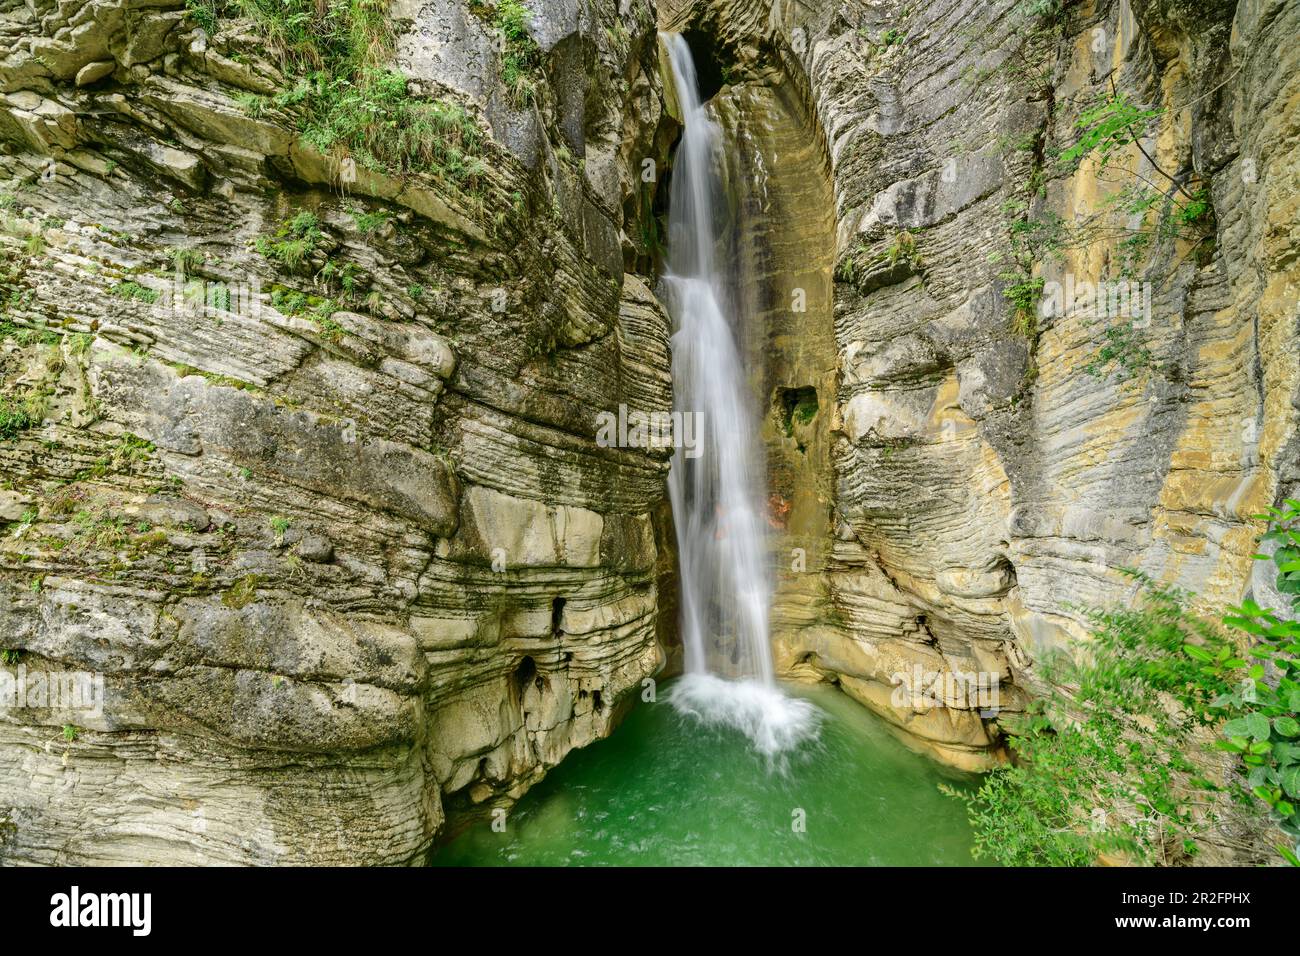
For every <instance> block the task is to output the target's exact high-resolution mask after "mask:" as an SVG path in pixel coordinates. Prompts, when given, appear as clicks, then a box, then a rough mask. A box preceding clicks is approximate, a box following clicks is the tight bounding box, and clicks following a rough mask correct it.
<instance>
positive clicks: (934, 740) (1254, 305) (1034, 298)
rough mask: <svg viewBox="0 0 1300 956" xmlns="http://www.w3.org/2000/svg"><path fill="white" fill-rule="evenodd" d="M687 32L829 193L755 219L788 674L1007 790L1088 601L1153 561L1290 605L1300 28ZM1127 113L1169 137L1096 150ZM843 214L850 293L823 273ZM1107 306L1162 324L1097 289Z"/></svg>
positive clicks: (844, 272) (1193, 583)
mask: <svg viewBox="0 0 1300 956" xmlns="http://www.w3.org/2000/svg"><path fill="white" fill-rule="evenodd" d="M661 18H662V19H663V20H664V21H665V22H667V23H669V24H671V25H672V26H674V27H675V28H678V29H685V30H688V31H691V32H693V33H694V34H695V35H696V36H697V44H698V45H699V46H700V47H701V49H707V51H708V53H707V55H709V56H712V57H714V58H716V59H718V60H720V61H722V62H724V63H725V64H727V70H726V72H727V73H728V75H729V79H730V85H729V86H728V88H726V89H724V90H723V92H722V94H721V95H720V96H719V104H720V105H719V106H718V110H719V112H720V113H722V114H724V115H726V116H728V117H729V118H730V120H731V123H733V124H734V128H735V129H737V130H739V131H741V132H738V133H737V134H736V135H737V136H741V137H743V136H748V137H749V141H748V143H749V144H750V145H752V146H753V148H754V152H755V153H756V155H757V158H756V159H751V160H750V161H749V162H750V163H751V165H754V166H757V167H759V168H761V169H762V170H763V175H762V176H760V177H758V178H759V179H763V178H764V177H770V179H772V180H773V181H779V182H780V183H781V188H780V190H777V191H778V192H780V193H782V194H783V195H786V196H791V195H799V196H800V197H801V199H800V200H799V201H798V202H795V203H789V204H786V205H785V206H784V207H783V208H775V207H774V208H770V209H764V210H759V211H757V213H756V214H757V215H758V216H760V218H765V219H767V220H768V222H769V223H770V224H771V228H769V229H767V230H750V231H749V234H755V235H758V234H761V235H762V236H763V238H761V239H760V240H757V245H758V246H759V247H761V248H760V252H759V253H757V254H754V255H752V256H751V260H752V261H755V262H758V263H760V266H759V267H758V268H757V269H756V270H755V271H754V272H753V274H752V278H753V281H754V283H755V284H756V285H757V286H758V287H759V289H760V291H759V292H758V293H756V295H757V297H758V298H759V299H761V300H762V302H763V303H764V308H765V309H767V312H766V313H763V314H765V316H766V318H765V320H764V321H763V322H762V323H759V324H756V325H755V326H754V328H753V329H752V330H751V335H752V336H753V337H754V338H755V342H753V343H751V345H752V346H753V351H754V352H755V353H756V354H758V353H761V354H764V355H765V356H766V360H765V365H764V371H763V373H762V378H763V381H762V383H761V384H759V385H758V386H757V387H756V400H757V401H759V402H762V403H764V405H765V406H766V407H767V408H768V409H769V423H770V424H771V426H772V427H769V429H768V431H767V438H768V447H769V457H770V461H771V463H772V464H771V472H772V475H773V492H774V497H773V500H772V508H773V515H772V517H773V524H774V525H776V526H777V527H781V528H785V530H786V532H787V533H786V534H785V535H783V536H779V537H778V541H777V548H776V560H777V562H778V566H779V567H781V568H782V569H783V570H782V581H781V588H780V591H779V594H778V603H777V608H776V613H777V616H778V619H779V621H781V622H782V623H783V624H784V626H781V625H778V627H777V628H776V630H777V641H778V656H779V659H780V661H781V663H782V667H783V669H784V670H785V672H786V673H788V674H791V675H795V676H804V677H810V678H822V679H831V680H835V681H837V682H838V683H839V684H840V686H841V687H842V688H843V689H844V690H845V691H846V692H848V693H849V694H851V695H852V696H854V697H855V698H857V699H858V700H860V701H861V702H862V703H864V704H865V705H866V706H868V707H870V708H871V709H873V710H875V711H877V712H878V713H880V714H882V715H883V716H885V717H886V718H887V719H889V720H890V721H892V722H894V723H895V724H896V725H898V726H899V727H900V728H905V729H906V730H907V731H908V732H910V735H911V737H912V739H913V740H914V741H916V742H919V743H921V744H923V745H925V746H926V747H927V748H928V749H930V750H931V751H932V752H934V753H936V754H937V755H939V756H940V757H941V758H943V759H945V760H948V761H950V762H953V763H956V764H958V765H961V766H966V767H973V768H977V767H981V766H987V765H988V764H989V763H990V762H991V761H993V760H996V759H998V751H999V749H1000V739H999V738H1000V732H999V729H998V725H997V718H998V716H999V715H1000V714H1004V713H1006V712H1008V711H1015V710H1017V709H1019V708H1020V707H1022V706H1023V703H1024V701H1025V699H1026V697H1027V695H1030V694H1032V693H1033V692H1034V688H1035V686H1036V684H1037V682H1038V681H1039V680H1040V678H1039V676H1038V674H1037V672H1036V668H1035V663H1036V662H1037V661H1040V660H1041V659H1042V657H1043V655H1044V654H1045V653H1046V652H1047V651H1049V650H1051V649H1053V648H1059V647H1065V646H1070V645H1074V646H1077V645H1078V642H1079V641H1081V640H1083V639H1084V638H1085V637H1086V629H1085V627H1084V626H1083V620H1084V617H1083V611H1084V608H1085V607H1087V606H1089V605H1092V606H1100V605H1105V604H1107V603H1110V602H1115V601H1124V600H1127V599H1129V598H1131V596H1132V594H1133V590H1134V589H1133V585H1132V582H1131V581H1130V580H1129V579H1127V578H1125V577H1124V576H1122V575H1121V574H1119V573H1118V569H1120V568H1124V567H1135V568H1139V569H1141V570H1143V571H1145V572H1147V573H1148V574H1150V575H1152V576H1153V577H1154V578H1156V579H1157V580H1160V581H1164V582H1170V583H1174V584H1177V585H1180V586H1182V587H1186V588H1189V589H1191V590H1193V591H1195V592H1197V593H1198V594H1199V595H1200V596H1201V598H1202V600H1204V601H1205V602H1206V604H1207V605H1215V606H1223V604H1225V603H1227V602H1236V601H1238V600H1239V599H1241V598H1242V597H1243V596H1246V595H1248V594H1250V593H1252V591H1253V592H1254V593H1255V594H1256V595H1258V596H1262V597H1263V598H1264V599H1265V600H1266V601H1267V599H1268V598H1269V597H1270V595H1269V594H1267V593H1266V590H1267V587H1266V585H1265V583H1264V581H1262V580H1260V581H1252V580H1251V568H1252V561H1251V558H1250V555H1251V554H1252V552H1253V551H1254V550H1255V545H1254V540H1255V536H1256V535H1257V533H1258V530H1259V528H1258V523H1257V522H1253V521H1252V520H1251V516H1252V515H1254V514H1256V513H1258V512H1260V511H1262V510H1263V509H1264V507H1265V506H1267V505H1270V504H1273V503H1275V502H1276V501H1277V500H1278V499H1280V498H1281V497H1283V496H1286V495H1289V496H1292V497H1294V495H1295V489H1296V486H1297V482H1298V481H1300V472H1298V471H1297V468H1298V462H1300V456H1298V454H1297V452H1298V450H1300V446H1298V445H1297V433H1296V422H1297V407H1298V406H1300V392H1298V391H1297V385H1298V384H1300V379H1298V376H1297V357H1298V356H1300V351H1298V350H1297V320H1298V314H1297V279H1298V278H1300V268H1298V267H1297V251H1298V249H1300V246H1298V244H1297V243H1298V240H1300V236H1297V233H1296V211H1297V210H1296V186H1297V179H1298V174H1300V154H1298V153H1297V148H1296V138H1297V130H1298V127H1297V119H1298V117H1300V112H1298V111H1297V109H1296V105H1297V102H1300V79H1297V66H1298V64H1297V56H1298V55H1300V50H1298V49H1297V47H1296V44H1295V42H1294V37H1295V36H1296V35H1297V28H1298V27H1300V7H1298V6H1297V5H1296V4H1295V3H1288V2H1281V0H1273V2H1266V0H1242V2H1240V3H1231V2H1223V3H1209V4H1188V3H1178V2H1138V0H1114V2H1106V0H1098V2H1078V3H1054V2H1020V0H1001V2H990V3H983V2H980V3H970V2H964V0H952V2H939V3H906V2H849V3H835V4H823V3H816V2H814V3H811V4H785V3H775V4H771V5H768V4H765V3H762V2H759V0H715V2H700V3H694V4H690V3H686V4H667V5H663V6H661ZM774 99H780V100H783V101H785V102H786V103H788V104H789V106H788V108H787V109H786V113H785V115H786V117H787V119H786V120H785V121H784V123H783V126H784V128H785V129H786V130H787V131H789V130H799V131H801V132H798V133H791V132H786V133H785V134H784V135H785V136H786V137H787V139H788V141H787V142H779V141H778V138H779V136H780V135H782V134H780V133H777V134H773V133H772V132H771V130H773V129H777V130H779V129H781V128H783V126H782V124H773V123H772V122H771V121H770V119H769V116H770V103H771V102H772V101H773V100H774ZM1107 103H1109V104H1112V105H1113V104H1124V105H1125V108H1126V109H1127V108H1128V107H1132V110H1131V114H1125V123H1126V124H1127V125H1133V124H1137V125H1136V126H1135V127H1134V128H1135V129H1136V133H1135V134H1134V135H1133V136H1129V137H1112V139H1111V141H1110V144H1107V143H1103V144H1102V146H1109V145H1111V144H1113V145H1114V148H1113V149H1111V150H1110V151H1109V152H1107V150H1106V149H1093V150H1091V151H1087V152H1085V153H1084V154H1083V155H1078V151H1075V154H1072V152H1071V151H1072V149H1073V148H1074V147H1076V146H1077V145H1078V144H1079V143H1080V141H1081V140H1082V139H1083V137H1084V135H1085V132H1086V131H1087V130H1088V129H1090V128H1095V127H1096V124H1097V116H1098V115H1099V114H1098V113H1097V112H1096V111H1097V110H1098V109H1099V105H1100V107H1101V108H1114V107H1113V106H1112V107H1105V104H1107ZM1135 104H1136V105H1135ZM1139 107H1140V108H1139ZM1102 115H1116V114H1114V113H1111V114H1102ZM1126 138H1127V139H1130V140H1135V141H1133V142H1127V143H1124V142H1120V140H1122V139H1126ZM810 150H819V151H820V159H819V161H818V162H812V161H811V160H810V159H804V158H802V157H803V156H805V155H806V154H808V152H809V151H810ZM1103 160H1104V161H1103ZM822 193H827V194H831V195H833V203H834V218H833V223H832V224H831V226H830V228H831V229H832V230H833V236H832V239H831V240H830V241H831V243H832V247H833V252H832V254H833V256H834V259H835V266H834V274H833V275H834V287H833V293H831V302H830V303H829V304H828V303H827V302H826V300H825V297H824V296H825V294H824V293H823V292H822V291H821V285H820V282H821V281H823V280H822V279H820V278H819V277H818V276H815V275H809V270H810V269H815V267H816V266H817V265H818V264H819V263H822V262H823V257H824V255H825V253H824V251H823V250H824V249H825V248H826V240H824V239H823V238H822V236H823V235H824V234H825V230H826V228H827V226H826V224H825V223H824V221H823V219H822V212H821V210H820V209H819V208H818V203H817V200H816V199H815V198H813V197H816V196H817V195H819V194H822ZM823 268H825V267H824V266H823ZM829 280H830V277H829V276H827V277H825V281H827V282H829ZM1085 284H1091V285H1092V287H1093V288H1094V289H1107V290H1116V292H1119V293H1120V294H1123V293H1124V292H1125V291H1131V292H1133V293H1134V294H1135V295H1136V294H1141V295H1143V296H1145V298H1144V299H1142V300H1141V303H1145V305H1142V304H1141V303H1139V304H1138V305H1137V307H1135V308H1134V309H1123V308H1121V309H1114V308H1110V309H1100V308H1097V307H1096V306H1095V302H1096V298H1095V296H1094V299H1093V302H1092V303H1091V304H1090V303H1089V301H1088V300H1087V299H1086V298H1084V297H1083V296H1082V295H1081V294H1076V295H1073V296H1072V297H1071V299H1069V300H1067V299H1065V298H1064V296H1065V294H1066V293H1065V290H1078V289H1082V288H1083V287H1084V286H1085ZM800 286H802V287H803V288H804V290H805V291H806V292H807V293H808V294H807V297H806V303H805V304H806V308H805V309H804V310H802V311H800V310H799V309H798V306H797V305H796V300H794V299H792V296H791V290H792V288H794V287H800ZM1054 292H1055V293H1056V298H1055V301H1056V303H1057V306H1056V307H1055V308H1054V307H1053V305H1052V303H1053V301H1054V300H1053V293H1054ZM1121 304H1122V303H1121ZM823 449H824V451H823ZM819 526H821V527H824V528H826V529H828V531H827V532H826V533H825V534H824V535H823V536H822V541H823V546H822V547H821V548H818V547H817V543H816V542H817V538H818V534H819V531H818V528H819ZM794 549H803V551H804V552H805V553H806V556H807V559H808V560H807V562H806V565H804V566H801V565H800V563H799V560H798V558H799V552H797V551H795V550H794ZM792 555H793V556H794V557H793V558H792ZM1273 603H1274V604H1276V603H1277V602H1273ZM972 677H974V678H975V679H976V680H975V682H972V680H971V678H972ZM990 689H995V696H990V694H989V693H988V691H989V690H990Z"/></svg>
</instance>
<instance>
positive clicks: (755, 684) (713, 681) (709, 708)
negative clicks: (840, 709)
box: [668, 674, 822, 760]
mask: <svg viewBox="0 0 1300 956" xmlns="http://www.w3.org/2000/svg"><path fill="white" fill-rule="evenodd" d="M668 701H669V703H671V704H672V706H673V708H674V709H675V710H676V711H677V712H678V713H679V714H682V715H683V716H686V717H690V718H692V719H694V720H695V721H697V722H699V723H701V724H703V725H705V726H710V727H722V728H727V729H730V730H735V731H739V732H740V733H742V734H744V735H745V736H746V737H748V738H749V741H750V743H752V744H753V746H754V749H755V750H757V751H758V752H759V753H760V754H762V755H763V756H764V757H766V758H768V759H769V760H773V759H775V758H777V757H780V756H782V755H785V754H788V753H790V752H792V751H794V750H796V749H798V748H799V747H800V746H801V745H802V744H804V743H806V742H810V741H813V740H816V739H817V735H818V732H819V730H820V728H821V722H822V713H821V711H820V710H818V709H817V708H816V707H815V706H813V704H811V703H810V702H808V701H806V700H801V699H800V698H798V697H788V696H786V695H785V694H783V693H782V692H781V690H780V689H779V688H777V687H775V686H773V685H771V684H764V683H760V682H759V681H754V680H723V679H722V678H721V677H715V676H714V675H712V674H687V675H686V676H685V677H683V678H682V679H681V680H679V681H678V682H677V683H676V684H674V685H673V688H672V690H671V691H669V694H668Z"/></svg>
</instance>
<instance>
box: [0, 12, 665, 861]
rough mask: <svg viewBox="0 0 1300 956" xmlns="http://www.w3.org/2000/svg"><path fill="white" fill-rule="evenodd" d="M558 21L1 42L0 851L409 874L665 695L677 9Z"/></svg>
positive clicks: (53, 19)
mask: <svg viewBox="0 0 1300 956" xmlns="http://www.w3.org/2000/svg"><path fill="white" fill-rule="evenodd" d="M530 8H531V18H529V17H523V18H521V17H520V15H519V12H518V11H519V7H518V5H517V4H514V5H511V4H507V3H502V4H476V3H472V4H468V5H467V4H465V3H463V2H461V0H433V2H427V3H423V2H405V0H402V2H398V3H394V4H392V5H391V7H389V6H388V5H386V4H376V3H369V2H357V3H352V4H329V5H316V4H313V3H302V4H288V5H283V4H272V3H259V2H256V0H249V2H240V3H228V4H227V3H213V2H206V0H195V2H190V3H189V4H188V5H184V4H182V3H181V2H179V0H93V2H89V3H84V4H83V3H76V4H68V3H55V2H53V0H49V2H46V0H33V2H21V0H11V2H5V3H4V4H3V6H2V7H0V36H2V37H3V41H2V43H0V93H2V94H3V96H2V103H0V107H2V108H0V139H3V142H4V148H3V155H0V181H3V183H4V185H3V187H2V188H3V192H2V193H0V203H3V207H4V208H3V216H4V223H3V224H4V229H3V234H0V256H2V257H3V261H4V289H3V293H4V297H5V301H4V314H3V317H2V318H0V383H2V387H0V403H2V408H0V477H2V478H3V483H2V484H0V521H3V522H4V532H3V538H2V539H0V647H2V648H3V650H4V655H5V657H4V663H5V665H6V670H7V671H9V672H10V673H12V674H17V673H18V672H19V669H20V668H21V669H22V672H23V674H24V675H25V680H26V683H27V691H28V692H27V695H26V697H25V703H26V705H27V706H22V707H18V708H11V709H7V710H6V711H5V712H4V714H3V717H0V860H3V861H5V862H9V863H66V864H88V863H113V862H200V861H201V862H208V863H213V862H216V863H221V862H228V863H250V862H257V863H307V862H310V863H363V862H364V863H394V862H405V861H418V860H420V859H421V858H422V856H423V854H424V853H425V851H426V850H427V849H428V847H429V846H430V845H431V842H432V841H433V839H434V838H435V835H437V834H439V833H440V832H446V830H447V826H448V818H449V817H451V818H452V823H451V825H452V826H454V823H455V819H457V818H464V817H466V816H467V815H470V814H473V813H485V812H487V809H488V808H490V807H493V806H504V805H505V804H508V802H509V800H510V799H511V798H512V797H517V796H518V795H519V794H520V793H522V792H523V790H524V789H526V788H527V786H528V785H529V784H530V782H532V781H533V780H535V779H537V778H538V777H539V776H540V775H541V774H542V773H544V771H545V770H546V769H547V768H548V767H551V766H553V765H554V764H555V763H556V762H558V761H559V760H560V759H561V758H562V757H563V756H564V755H565V754H566V753H567V752H568V751H569V750H570V749H572V748H573V747H576V746H581V745H583V744H585V743H587V742H589V741H591V740H593V739H596V738H598V737H600V736H602V735H604V734H606V733H607V732H608V731H609V729H610V728H611V726H612V725H613V722H614V721H615V720H616V719H617V716H618V714H619V711H620V710H621V709H622V708H623V707H624V706H625V705H626V703H627V702H628V701H629V697H630V695H632V694H634V693H639V692H640V690H641V683H642V681H643V680H644V679H645V678H647V677H649V676H650V675H651V674H653V673H655V672H656V670H657V669H658V668H659V666H660V663H661V660H662V656H663V655H662V652H661V650H660V649H659V647H658V645H657V644H656V635H655V625H656V616H655V615H656V584H655V566H656V548H655V543H654V537H653V531H652V527H651V521H650V512H651V510H652V509H653V508H654V507H655V505H656V503H657V502H658V501H659V499H660V498H661V497H662V494H663V487H664V476H665V473H666V470H667V459H666V454H667V453H666V452H665V451H661V450H653V451H642V450H637V449H619V448H607V447H602V446H601V445H600V444H598V443H597V441H596V428H595V416H596V414H597V413H598V412H600V411H602V410H614V411H616V410H617V409H618V407H619V405H620V404H626V405H629V406H631V407H634V408H646V409H662V408H668V407H670V406H671V392H670V383H669V379H668V368H669V361H668V325H667V320H666V317H665V315H664V313H663V312H662V310H661V309H660V307H659V305H658V304H657V302H656V300H655V299H654V297H653V295H652V294H651V292H650V289H649V287H648V285H647V282H648V281H649V280H650V276H649V274H648V270H649V268H650V264H651V262H652V253H653V247H652V246H651V245H650V244H649V243H648V242H647V241H646V239H645V234H646V229H645V228H644V227H645V225H646V222H647V221H648V217H649V210H650V208H651V206H652V205H653V199H654V189H655V183H654V182H653V179H651V180H650V181H646V179H645V177H643V175H642V165H641V164H642V160H643V159H646V158H653V157H656V156H659V155H661V154H662V153H663V152H664V150H665V149H666V146H667V138H668V135H669V127H668V126H666V125H665V124H664V123H663V122H662V119H663V112H662V105H661V102H662V101H661V95H660V92H659V79H658V73H657V66H656V56H657V53H656V46H655V43H656V40H655V36H656V34H655V14H654V11H653V10H652V8H651V7H650V6H649V5H648V4H647V3H641V2H635V0H634V2H631V3H626V4H623V5H622V7H621V8H616V6H615V5H613V4H596V5H580V4H577V3H575V2H566V0H554V2H551V0H545V2H543V0H533V2H532V3H531V4H530ZM288 14H293V16H292V17H290V16H288ZM77 673H87V674H93V675H96V678H102V682H103V683H102V692H103V693H102V697H100V698H95V697H94V695H93V694H92V695H91V696H90V697H89V698H88V699H87V700H83V701H80V702H77V701H70V700H69V699H68V698H67V697H66V696H62V697H60V696H57V695H50V696H48V697H47V696H40V695H36V694H34V693H32V689H33V688H35V687H37V686H44V685H43V683H42V682H44V681H46V680H47V679H48V680H49V681H50V682H51V686H53V685H54V683H55V682H56V679H57V678H58V677H60V676H65V675H75V674H77ZM87 701H89V703H90V704H91V706H72V705H73V704H76V703H80V704H82V705H85V704H86V703H87ZM96 702H97V703H98V706H94V704H95V703H96Z"/></svg>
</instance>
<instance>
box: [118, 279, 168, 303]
mask: <svg viewBox="0 0 1300 956" xmlns="http://www.w3.org/2000/svg"><path fill="white" fill-rule="evenodd" d="M113 295H115V296H117V297H118V298H119V299H131V300H132V301H135V302H145V303H148V304H150V305H152V304H153V303H155V302H157V301H158V290H157V289H150V288H149V287H148V286H143V285H140V283H138V282H133V281H131V280H127V281H126V282H121V283H118V285H117V286H116V287H115V288H114V289H113Z"/></svg>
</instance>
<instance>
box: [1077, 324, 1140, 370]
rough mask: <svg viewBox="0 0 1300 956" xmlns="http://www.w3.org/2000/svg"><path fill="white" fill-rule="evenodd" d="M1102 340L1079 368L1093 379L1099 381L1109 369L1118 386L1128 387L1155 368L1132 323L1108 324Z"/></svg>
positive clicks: (1138, 332)
mask: <svg viewBox="0 0 1300 956" xmlns="http://www.w3.org/2000/svg"><path fill="white" fill-rule="evenodd" d="M1102 337H1103V338H1104V340H1105V341H1104V342H1103V344H1102V346H1101V347H1100V348H1099V349H1098V350H1097V352H1096V354H1095V355H1094V356H1093V357H1092V359H1091V360H1090V361H1089V362H1088V364H1087V365H1085V366H1084V367H1083V369H1084V371H1085V372H1087V373H1088V374H1089V375H1091V376H1092V377H1093V378H1101V377H1103V376H1104V375H1106V374H1107V372H1108V371H1109V370H1111V369H1113V370H1114V371H1115V375H1116V378H1117V379H1118V381H1119V382H1120V384H1121V385H1128V384H1130V383H1132V382H1134V381H1137V380H1139V379H1141V378H1142V377H1143V376H1144V375H1145V374H1146V373H1147V372H1150V371H1151V370H1152V369H1154V368H1156V361H1155V357H1154V356H1153V355H1152V354H1151V350H1150V349H1148V348H1147V347H1146V344H1145V342H1144V341H1143V339H1142V333H1141V332H1140V331H1139V330H1138V329H1137V328H1135V327H1134V325H1133V323H1131V322H1123V323H1120V324H1117V325H1112V326H1110V327H1109V328H1108V329H1106V330H1105V332H1103V333H1102Z"/></svg>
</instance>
